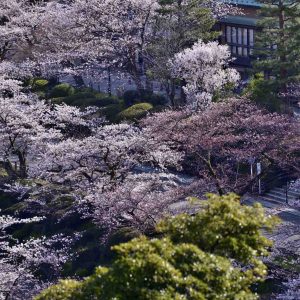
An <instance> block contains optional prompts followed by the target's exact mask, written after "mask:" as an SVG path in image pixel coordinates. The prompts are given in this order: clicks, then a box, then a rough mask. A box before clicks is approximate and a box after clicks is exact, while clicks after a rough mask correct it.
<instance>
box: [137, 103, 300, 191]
mask: <svg viewBox="0 0 300 300" xmlns="http://www.w3.org/2000/svg"><path fill="white" fill-rule="evenodd" d="M143 123H144V125H145V126H146V128H147V129H146V130H149V132H152V136H153V138H155V139H157V140H159V141H161V142H164V141H172V142H173V143H174V144H175V143H176V144H177V149H178V150H179V151H182V153H183V154H184V157H185V168H186V170H188V171H189V172H191V173H192V174H194V175H197V176H198V177H199V178H201V179H205V180H206V181H207V182H209V183H213V184H214V186H215V189H216V190H217V191H218V192H219V193H220V194H224V193H225V192H228V191H235V192H238V193H239V194H243V193H244V192H246V191H248V190H249V187H250V186H251V185H253V183H254V182H255V180H257V178H256V177H254V178H252V179H251V174H250V163H249V161H250V159H251V160H252V159H254V160H255V161H261V162H263V170H264V174H266V173H268V170H269V168H271V167H272V166H274V165H277V166H280V167H281V168H286V169H287V170H289V172H291V173H294V174H295V175H296V174H299V173H298V168H299V159H298V160H297V157H298V156H297V153H298V151H299V150H297V149H299V132H300V130H299V123H298V122H297V121H296V120H295V119H293V118H289V117H288V116H284V115H279V114H271V113H268V112H267V111H265V110H263V109H261V108H259V107H257V106H256V105H255V104H253V103H251V102H250V101H249V100H246V99H231V100H228V101H225V102H221V103H214V104H212V105H211V107H210V108H208V109H207V110H205V111H204V112H191V111H189V110H180V111H166V112H162V113H158V114H155V115H153V116H151V117H149V118H148V119H146V120H144V121H143ZM292 149H294V150H292ZM291 150H292V151H291Z"/></svg>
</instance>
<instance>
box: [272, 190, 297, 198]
mask: <svg viewBox="0 0 300 300" xmlns="http://www.w3.org/2000/svg"><path fill="white" fill-rule="evenodd" d="M273 191H274V192H279V193H284V194H285V193H286V191H285V188H274V189H273V190H272V192H273ZM288 193H289V194H291V195H293V196H295V197H299V196H300V190H298V189H289V190H288Z"/></svg>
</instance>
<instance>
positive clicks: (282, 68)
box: [278, 1, 287, 93]
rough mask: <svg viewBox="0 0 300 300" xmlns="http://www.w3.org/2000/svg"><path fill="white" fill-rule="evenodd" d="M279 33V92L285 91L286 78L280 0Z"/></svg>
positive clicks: (282, 11)
mask: <svg viewBox="0 0 300 300" xmlns="http://www.w3.org/2000/svg"><path fill="white" fill-rule="evenodd" d="M278 17H279V30H280V32H279V35H280V45H279V49H278V50H279V51H280V52H281V53H280V63H281V66H280V74H279V76H280V91H281V92H283V93H284V92H286V83H285V80H286V78H287V70H286V68H285V66H284V64H285V63H286V46H285V43H286V41H285V33H284V30H285V12H284V5H283V3H282V2H281V1H280V2H279V16H278Z"/></svg>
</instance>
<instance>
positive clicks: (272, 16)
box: [255, 0, 300, 92]
mask: <svg viewBox="0 0 300 300" xmlns="http://www.w3.org/2000/svg"><path fill="white" fill-rule="evenodd" d="M259 1H260V2H261V3H262V4H263V6H262V9H261V13H260V16H261V21H260V22H259V23H258V25H259V26H261V28H262V30H261V31H260V32H258V34H257V37H256V47H257V49H258V50H257V51H256V52H257V55H258V56H259V60H258V61H257V62H256V64H255V66H256V70H259V71H264V72H265V73H266V74H267V75H268V77H269V80H272V81H275V82H276V84H277V86H278V88H279V90H280V92H285V90H286V87H287V84H288V83H289V82H292V81H295V80H299V75H300V51H299V47H300V39H299V37H300V31H299V29H300V1H299V0H295V1H287V0H276V1H273V0H259Z"/></svg>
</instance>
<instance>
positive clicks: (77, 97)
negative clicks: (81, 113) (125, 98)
mask: <svg viewBox="0 0 300 300" xmlns="http://www.w3.org/2000/svg"><path fill="white" fill-rule="evenodd" d="M63 102H65V103H66V104H68V105H76V106H80V107H85V106H98V107H104V106H108V105H112V104H118V98H117V97H109V96H107V95H106V94H103V93H98V92H96V91H93V90H91V89H82V90H79V91H75V93H74V94H72V95H70V96H67V97H64V101H63Z"/></svg>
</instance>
